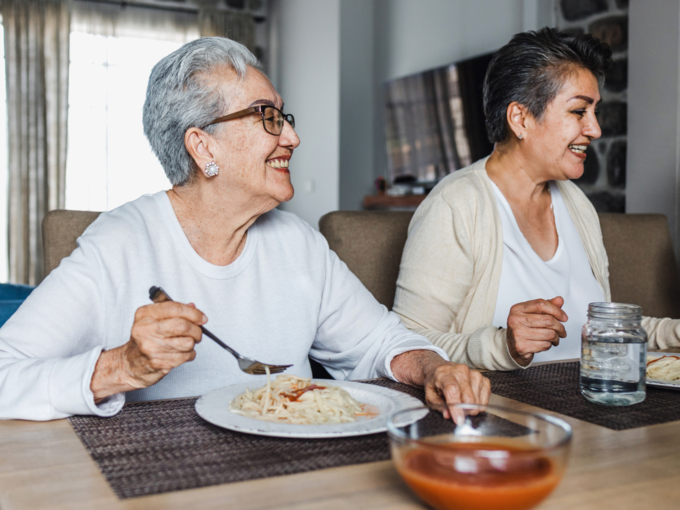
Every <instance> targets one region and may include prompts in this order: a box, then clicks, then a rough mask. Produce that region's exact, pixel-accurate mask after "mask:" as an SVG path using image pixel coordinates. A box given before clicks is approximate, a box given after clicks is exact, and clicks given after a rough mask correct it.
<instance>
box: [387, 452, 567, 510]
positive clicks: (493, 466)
mask: <svg viewBox="0 0 680 510" xmlns="http://www.w3.org/2000/svg"><path fill="white" fill-rule="evenodd" d="M480 451H483V452H485V453H487V454H489V453H493V455H491V456H490V458H489V456H485V457H482V458H479V457H478V456H476V453H478V452H480ZM396 467H397V470H398V471H399V474H400V475H401V476H402V478H403V479H404V481H406V483H407V484H408V485H409V487H411V489H412V490H413V492H415V493H416V494H417V495H418V496H419V497H420V498H421V499H422V500H423V501H425V502H426V503H428V504H429V505H432V506H433V507H435V508H436V509H438V510H489V509H493V508H503V509H505V510H526V509H529V508H532V507H534V506H535V505H537V504H538V503H540V502H541V501H542V500H543V499H545V498H546V496H548V494H550V493H551V492H552V491H553V489H554V488H555V487H556V486H557V484H558V483H559V481H560V474H559V473H558V472H557V471H558V470H556V469H555V466H554V463H553V462H552V461H551V460H550V459H549V458H547V457H534V456H527V455H526V452H525V450H523V449H521V448H513V447H510V446H506V445H500V444H493V443H458V444H448V445H446V446H444V447H443V448H442V449H441V450H438V451H432V450H429V449H419V448H415V449H413V450H411V451H409V452H408V453H406V454H405V455H404V456H403V458H401V459H400V461H399V462H396Z"/></svg>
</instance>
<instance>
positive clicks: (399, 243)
mask: <svg viewBox="0 0 680 510" xmlns="http://www.w3.org/2000/svg"><path fill="white" fill-rule="evenodd" d="M412 216H413V213H412V212H406V211H336V212H332V213H328V214H326V215H324V216H323V217H322V218H321V219H320V220H319V230H320V231H321V233H322V234H323V235H324V236H325V237H326V239H327V240H328V244H329V246H330V247H331V249H332V250H333V251H334V252H335V253H337V254H338V257H340V259H341V260H342V261H344V262H345V264H347V266H348V267H349V269H350V270H351V271H352V272H353V273H354V274H355V275H357V277H358V278H359V280H361V282H362V283H363V284H364V285H365V286H366V288H367V289H368V290H369V291H371V293H372V294H373V295H374V296H375V298H376V299H377V300H378V301H379V302H380V303H382V304H383V305H385V306H386V307H387V308H389V309H392V304H393V303H394V293H395V291H396V285H397V276H398V274H399V263H400V262H401V252H402V251H404V244H406V236H407V234H408V224H409V222H410V221H411V217H412Z"/></svg>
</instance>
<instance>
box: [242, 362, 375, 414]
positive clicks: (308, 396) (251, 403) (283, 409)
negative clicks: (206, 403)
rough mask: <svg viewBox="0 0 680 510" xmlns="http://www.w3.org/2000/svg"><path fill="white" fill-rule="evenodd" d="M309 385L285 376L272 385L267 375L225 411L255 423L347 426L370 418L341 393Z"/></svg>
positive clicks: (357, 403)
mask: <svg viewBox="0 0 680 510" xmlns="http://www.w3.org/2000/svg"><path fill="white" fill-rule="evenodd" d="M311 382H312V380H311V379H306V378H304V377H298V376H296V375H287V374H283V375H280V376H278V377H277V378H276V380H275V381H273V382H272V381H271V378H270V376H269V371H267V384H266V385H264V386H263V387H262V388H260V389H258V390H256V391H251V390H250V389H247V390H246V391H245V392H243V393H241V394H240V395H239V396H237V397H236V398H235V399H234V400H232V401H231V402H230V403H229V410H230V411H231V412H233V413H236V414H240V415H242V416H247V417H248V418H255V419H257V420H264V421H271V422H276V423H292V424H297V425H323V424H328V425H330V424H338V423H350V422H354V421H356V420H357V417H358V416H371V415H372V413H371V412H368V411H365V410H364V406H365V404H361V403H359V402H357V401H356V400H354V399H353V398H352V397H351V396H350V394H349V393H347V391H345V390H344V389H342V388H338V387H334V386H328V385H325V384H324V385H323V386H321V385H318V384H311Z"/></svg>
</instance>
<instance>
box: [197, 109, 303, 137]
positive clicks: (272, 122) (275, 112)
mask: <svg viewBox="0 0 680 510" xmlns="http://www.w3.org/2000/svg"><path fill="white" fill-rule="evenodd" d="M253 113H259V114H260V115H261V116H262V125H263V126H264V130H265V131H266V132H267V133H269V134H270V135H274V136H279V135H280V134H281V133H282V132H283V122H284V121H286V122H288V124H290V127H292V128H295V117H293V116H292V115H291V114H290V113H283V112H282V111H281V110H279V109H278V108H276V107H274V106H270V105H266V104H258V105H256V106H251V107H250V108H246V109H245V110H239V111H237V112H234V113H230V114H229V115H225V116H224V117H220V118H218V119H215V120H213V121H212V122H211V123H210V124H206V125H205V126H203V127H202V128H201V129H205V128H207V127H208V126H212V125H213V124H218V123H220V122H226V121H228V120H233V119H238V118H240V117H245V116H246V115H252V114H253Z"/></svg>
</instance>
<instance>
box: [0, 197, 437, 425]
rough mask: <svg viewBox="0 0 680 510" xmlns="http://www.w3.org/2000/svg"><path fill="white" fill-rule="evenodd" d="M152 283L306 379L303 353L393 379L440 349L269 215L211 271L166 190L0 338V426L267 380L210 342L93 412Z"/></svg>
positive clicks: (107, 217) (108, 221)
mask: <svg viewBox="0 0 680 510" xmlns="http://www.w3.org/2000/svg"><path fill="white" fill-rule="evenodd" d="M152 285H158V286H161V287H163V289H164V290H166V291H167V293H168V294H169V295H170V296H171V297H172V298H173V299H174V300H176V301H181V302H185V303H187V302H193V303H195V304H196V306H197V307H198V308H199V309H200V310H201V311H203V312H204V313H205V314H206V316H207V317H208V319H209V322H208V323H207V324H206V327H208V329H210V330H211V331H212V332H213V333H215V334H216V335H217V336H218V337H220V338H221V339H222V340H223V341H224V342H226V343H227V344H229V345H230V346H231V347H233V348H234V349H236V350H237V351H238V352H240V353H241V354H243V355H245V356H248V357H251V358H254V359H257V360H259V361H262V362H265V363H272V364H293V367H291V368H290V369H288V371H287V372H288V373H293V374H298V375H302V376H307V377H309V376H311V369H310V366H309V360H308V356H311V357H312V358H314V359H316V360H318V361H320V362H321V363H323V364H324V365H325V366H326V367H327V368H328V370H329V372H330V373H331V374H332V375H333V376H334V377H335V378H337V379H362V378H371V377H377V376H388V377H393V376H392V373H391V370H390V362H391V360H392V358H393V357H394V356H396V355H398V354H401V353H402V352H406V351H408V350H413V349H429V350H434V351H436V352H438V353H439V354H440V355H442V356H443V357H446V358H447V359H448V357H447V355H446V353H445V352H444V351H442V350H441V349H439V348H436V347H434V346H433V345H432V344H431V343H429V342H428V341H427V340H426V339H425V338H423V337H422V336H420V335H417V334H415V333H413V332H411V331H409V330H407V329H406V328H405V327H404V326H402V325H401V323H400V321H399V318H398V317H397V316H396V315H395V314H393V313H391V312H388V311H387V309H386V308H385V307H384V306H382V305H381V304H379V303H378V302H377V301H376V300H375V299H374V298H373V296H372V295H371V294H370V292H369V291H368V290H366V288H365V287H364V286H363V285H362V284H361V282H360V281H359V280H358V279H357V278H356V277H355V276H354V275H353V274H352V273H351V272H350V271H349V269H348V268H347V266H346V265H345V264H344V263H343V262H342V261H341V260H340V259H338V257H337V256H336V255H335V253H334V252H332V251H331V250H330V249H329V248H328V244H327V243H326V240H325V239H324V237H323V236H322V235H321V234H319V233H318V232H317V231H315V230H314V229H312V228H311V227H310V226H309V225H307V224H306V223H304V222H303V221H302V220H300V219H299V218H297V217H296V216H295V215H293V214H290V213H285V212H281V211H278V210H273V211H271V212H269V213H267V214H264V215H262V216H261V217H260V218H258V220H257V221H256V222H255V223H254V224H253V225H252V226H251V227H250V229H249V230H248V236H247V240H246V245H245V247H244V249H243V252H242V253H241V255H240V256H239V257H238V259H237V260H236V261H234V262H233V263H232V264H229V265H228V266H215V265H212V264H210V263H208V262H206V261H205V260H204V259H202V258H201V257H200V256H199V255H198V254H197V253H196V252H195V251H194V250H193V248H192V247H191V244H190V243H189V241H188V240H187V238H186V236H185V235H184V232H183V230H182V227H181V226H180V224H179V222H178V220H177V217H176V216H175V214H174V211H173V209H172V206H171V204H170V201H169V199H168V197H167V194H166V193H165V192H161V193H158V194H156V195H147V196H144V197H142V198H140V199H138V200H136V201H134V202H130V203H128V204H126V205H124V206H122V207H119V208H118V209H115V210H113V211H111V212H108V213H104V214H102V215H101V216H100V217H99V218H98V219H97V220H96V221H95V222H94V223H93V224H92V225H91V226H90V227H89V228H88V229H87V230H86V232H85V233H84V234H83V236H82V237H80V238H79V240H78V248H77V249H76V250H75V251H74V252H73V254H72V255H71V256H70V257H68V258H66V259H64V260H63V261H62V263H61V264H60V266H59V267H58V268H57V269H55V270H54V271H52V273H50V275H49V276H48V277H47V278H46V279H45V280H44V281H43V283H42V284H41V285H40V286H39V287H38V288H37V289H36V290H35V291H33V293H31V295H30V296H29V298H28V299H27V300H26V301H25V303H24V304H23V305H22V306H21V307H20V308H19V310H18V311H17V312H16V313H15V314H14V315H13V316H12V317H11V319H10V320H9V321H8V322H7V323H6V324H5V325H4V326H3V327H2V329H0V418H5V419H6V418H23V419H31V420H49V419H55V418H63V417H66V416H69V415H72V414H97V415H100V416H111V415H114V414H115V413H117V412H118V411H119V410H120V409H121V407H122V405H123V403H124V402H125V400H126V397H127V400H150V399H162V398H172V397H183V396H194V395H202V394H205V393H206V392H208V391H211V390H213V389H215V388H219V387H221V386H225V385H228V384H236V383H240V382H252V383H253V387H257V386H258V385H260V384H261V381H260V379H261V378H262V377H263V376H259V377H258V376H252V375H248V374H245V373H243V372H241V371H240V370H239V369H238V365H237V363H236V360H235V359H234V358H233V357H232V356H231V355H230V354H228V353H227V352H226V351H224V350H223V349H222V348H221V347H219V346H218V345H217V344H216V343H214V342H212V341H211V340H210V339H208V338H204V340H203V341H202V342H200V343H199V344H197V346H196V353H197V355H196V359H195V360H194V361H192V362H189V363H185V364H183V365H181V366H179V367H177V368H175V369H173V370H172V371H171V372H170V373H169V374H168V375H167V376H165V377H164V378H163V379H162V380H161V381H159V382H158V383H157V384H155V385H153V386H151V387H149V388H146V389H143V390H137V391H134V392H129V393H128V394H127V395H123V394H118V395H114V396H112V397H109V398H108V399H106V400H105V401H104V402H102V403H100V404H99V405H95V404H94V399H93V395H92V392H91V390H90V381H91V378H92V373H93V371H94V367H95V364H96V362H97V359H98V358H99V355H100V353H101V352H102V350H106V349H111V348H114V347H117V346H120V345H122V344H124V343H125V342H127V341H128V340H129V338H130V329H131V327H132V323H133V319H134V314H135V310H136V309H137V308H138V307H140V306H142V305H146V304H150V301H149V287H151V286H152Z"/></svg>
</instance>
